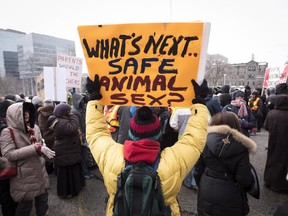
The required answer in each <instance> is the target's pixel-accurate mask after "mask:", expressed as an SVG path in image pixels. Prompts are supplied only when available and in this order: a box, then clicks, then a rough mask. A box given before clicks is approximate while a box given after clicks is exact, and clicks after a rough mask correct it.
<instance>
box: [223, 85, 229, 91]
mask: <svg viewBox="0 0 288 216" xmlns="http://www.w3.org/2000/svg"><path fill="white" fill-rule="evenodd" d="M221 90H222V93H229V92H230V85H223V86H222V87H221Z"/></svg>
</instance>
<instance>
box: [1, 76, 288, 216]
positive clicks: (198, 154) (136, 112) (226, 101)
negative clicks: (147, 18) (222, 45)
mask: <svg viewBox="0 0 288 216" xmlns="http://www.w3.org/2000/svg"><path fill="white" fill-rule="evenodd" d="M192 86H193V88H194V92H195V98H194V99H193V101H192V105H191V107H170V106H169V107H146V106H143V107H136V106H116V105H113V106H104V105H103V104H102V103H101V100H100V99H101V98H102V94H101V93H100V84H99V77H98V76H95V77H94V80H91V79H90V78H88V79H87V84H86V87H87V92H86V93H85V94H80V93H73V94H72V98H71V103H66V102H59V101H57V102H56V101H53V100H51V99H44V100H42V99H41V98H40V97H38V96H34V97H29V98H27V97H25V96H24V95H23V94H19V95H12V94H11V95H10V94H9V95H6V96H4V97H3V98H1V101H0V115H1V119H0V123H1V138H0V145H1V148H0V149H1V155H2V157H5V158H7V159H8V160H9V161H11V162H13V163H15V164H16V166H17V171H18V175H17V176H16V177H13V178H11V179H5V180H0V201H1V207H2V214H3V215H4V216H5V215H17V216H18V215H19V216H20V215H21V216H25V215H27V216H28V215H30V213H31V210H32V207H33V206H32V205H33V203H34V204H35V211H36V214H37V215H43V216H44V215H47V213H48V191H47V188H48V187H49V177H48V175H49V174H55V175H56V176H57V195H58V197H59V198H61V199H65V198H66V199H67V198H69V197H74V196H77V195H78V194H79V192H80V191H81V189H82V188H83V187H85V185H86V184H85V180H89V179H91V178H95V177H96V176H95V175H93V174H92V173H90V171H89V168H90V167H91V166H98V168H99V171H100V173H101V174H102V176H103V178H104V183H105V186H106V189H107V208H106V210H107V215H113V204H114V197H115V193H116V188H117V176H118V175H119V173H120V172H121V171H122V170H123V169H124V167H125V164H126V163H127V162H128V163H135V162H137V161H145V162H147V163H154V162H155V161H156V159H159V160H160V161H159V165H158V168H157V172H158V175H159V178H160V182H161V187H162V190H163V197H164V200H165V205H166V206H167V208H168V209H169V211H168V212H169V214H172V215H180V208H179V203H178V201H177V195H178V193H179V191H180V188H181V186H182V185H184V186H185V187H187V188H189V189H192V190H195V191H196V192H197V194H198V202H197V210H198V215H239V216H240V215H247V214H248V213H249V205H248V199H247V195H246V190H247V189H249V187H251V185H253V184H254V182H253V181H254V180H253V176H252V173H251V171H250V167H249V154H251V153H255V152H256V149H257V145H256V143H255V142H254V141H253V140H252V139H251V138H250V136H255V135H257V133H259V132H261V130H263V129H265V130H267V131H268V132H269V140H268V146H267V161H266V166H265V171H264V182H265V186H266V187H267V188H269V189H271V190H273V191H275V192H288V181H287V180H286V175H287V170H288V161H287V160H288V159H286V158H287V157H286V155H287V152H286V148H285V144H286V140H287V138H288V137H287V136H288V135H287V134H288V133H287V128H288V125H287V124H288V119H287V118H288V115H287V114H288V87H287V84H285V83H282V84H278V85H276V86H275V87H271V88H268V89H265V90H263V91H262V89H253V90H252V89H251V88H250V87H249V86H246V87H245V89H232V88H231V87H230V86H229V85H224V86H222V87H214V88H212V87H208V84H207V82H206V80H204V81H203V83H202V84H201V85H199V84H198V83H196V82H195V81H194V80H193V81H192ZM8 128H11V129H12V130H13V132H14V134H15V138H14V139H13V138H12V137H11V133H10V129H8ZM91 158H92V160H91ZM239 185H240V187H239ZM211 191H213V193H212V192H211Z"/></svg>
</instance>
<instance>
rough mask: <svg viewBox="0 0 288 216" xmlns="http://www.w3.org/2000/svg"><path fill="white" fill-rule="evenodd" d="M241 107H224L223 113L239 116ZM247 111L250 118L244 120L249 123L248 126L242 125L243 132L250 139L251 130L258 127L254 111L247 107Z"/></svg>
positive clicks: (229, 105)
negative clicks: (227, 112)
mask: <svg viewBox="0 0 288 216" xmlns="http://www.w3.org/2000/svg"><path fill="white" fill-rule="evenodd" d="M239 109H240V107H237V106H233V105H232V104H228V105H226V106H225V107H223V109H222V111H229V112H233V113H235V114H236V115H237V116H238V111H239ZM246 109H247V113H248V116H247V117H245V118H244V120H245V121H246V122H247V124H245V125H241V132H242V133H243V134H244V135H245V136H247V137H249V130H251V129H252V128H255V127H256V120H255V118H254V116H253V114H252V111H251V109H250V107H248V106H247V105H246Z"/></svg>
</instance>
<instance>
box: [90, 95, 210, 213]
mask: <svg viewBox="0 0 288 216" xmlns="http://www.w3.org/2000/svg"><path fill="white" fill-rule="evenodd" d="M95 108H96V109H95ZM102 110H103V105H102V104H101V103H100V102H99V101H97V100H93V101H90V102H89V103H88V106H87V113H86V138H87V141H88V144H89V147H90V149H91V152H92V154H93V156H94V158H95V161H96V162H97V164H98V167H99V171H100V172H101V173H102V175H103V178H104V184H105V186H106V189H107V192H108V194H109V200H108V204H107V208H106V215H109V216H110V215H113V202H114V196H115V193H116V188H117V176H118V174H119V173H120V172H121V171H123V169H124V167H125V159H124V154H125V153H124V151H125V150H124V149H125V147H124V146H125V144H124V145H121V144H119V143H116V142H115V141H114V140H113V139H112V137H111V134H110V132H109V131H108V128H107V123H106V122H105V118H104V115H103V114H102ZM208 112H209V111H208V110H207V108H206V107H205V106H204V105H201V104H195V105H193V106H191V117H190V118H189V120H188V123H187V126H186V130H185V132H184V134H183V136H182V139H181V140H179V141H178V142H176V143H175V145H173V146H172V147H167V148H165V149H164V150H163V151H162V152H161V155H160V163H159V165H158V169H157V171H158V175H159V178H160V182H161V186H162V190H163V195H164V199H165V204H166V205H167V206H170V208H171V211H172V215H180V209H179V204H178V202H177V195H178V193H179V191H180V189H181V186H182V181H183V179H184V178H185V177H186V175H187V174H188V172H189V171H190V170H191V169H192V167H193V166H194V164H195V163H196V161H197V160H198V158H199V156H200V153H201V152H202V150H203V148H204V144H205V142H206V135H207V133H206V130H207V126H208ZM151 141H152V140H151ZM143 142H145V143H146V142H147V140H145V141H143ZM152 142H155V141H152ZM130 144H131V143H130ZM137 144H139V142H137ZM147 145H148V143H146V144H145V145H143V146H147ZM139 147H140V145H137V148H139ZM131 148H133V144H132V146H129V148H127V149H129V151H130V152H133V151H132V149H131ZM143 148H144V147H143ZM137 152H138V150H137ZM135 153H136V152H135ZM129 155H131V154H129ZM132 155H135V154H134V153H133V154H132ZM137 155H139V154H137Z"/></svg>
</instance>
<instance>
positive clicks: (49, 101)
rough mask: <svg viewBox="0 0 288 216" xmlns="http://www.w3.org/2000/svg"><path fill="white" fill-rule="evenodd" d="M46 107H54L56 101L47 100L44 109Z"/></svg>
mask: <svg viewBox="0 0 288 216" xmlns="http://www.w3.org/2000/svg"><path fill="white" fill-rule="evenodd" d="M46 106H54V101H53V100H52V99H45V100H44V107H46Z"/></svg>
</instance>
